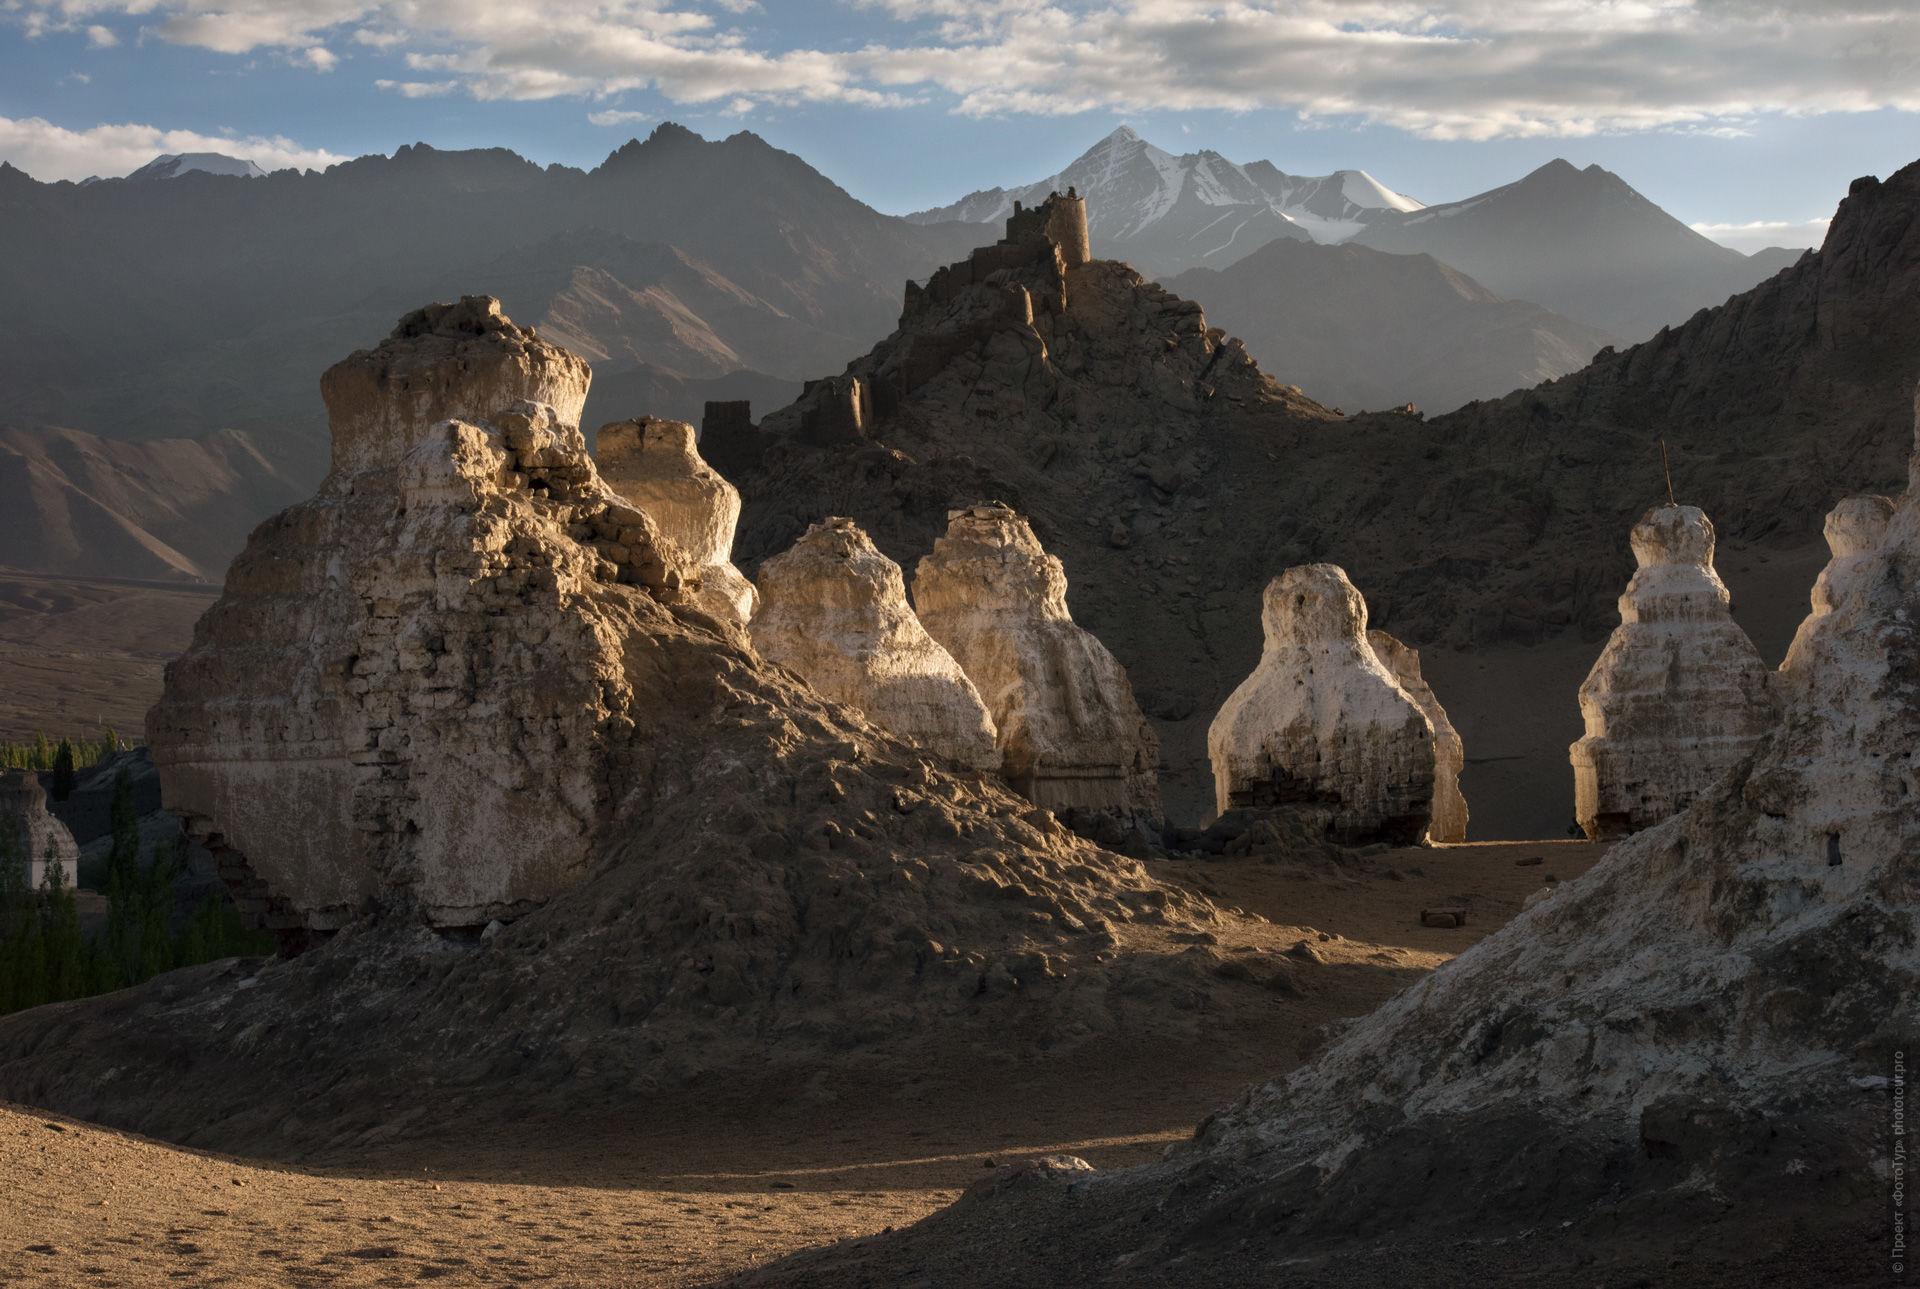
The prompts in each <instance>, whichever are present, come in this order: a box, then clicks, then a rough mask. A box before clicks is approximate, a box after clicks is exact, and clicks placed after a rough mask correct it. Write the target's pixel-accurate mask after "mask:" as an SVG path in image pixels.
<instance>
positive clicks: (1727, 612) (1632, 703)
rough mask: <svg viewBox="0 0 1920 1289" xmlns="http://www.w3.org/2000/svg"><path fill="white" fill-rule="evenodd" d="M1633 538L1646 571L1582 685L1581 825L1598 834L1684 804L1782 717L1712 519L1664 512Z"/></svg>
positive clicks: (1576, 763) (1644, 822) (1577, 805)
mask: <svg viewBox="0 0 1920 1289" xmlns="http://www.w3.org/2000/svg"><path fill="white" fill-rule="evenodd" d="M1632 542H1633V554H1634V558H1635V559H1637V560H1638V561H1639V563H1640V568H1639V571H1638V572H1636V573H1635V574H1634V575H1633V580H1632V581H1631V582H1629V583H1627V589H1626V592H1625V593H1624V594H1622V595H1621V597H1620V625H1619V626H1618V627H1615V628H1614V631H1613V636H1612V637H1611V638H1610V639H1609V640H1608V641H1607V647H1606V649H1605V650H1604V651H1603V652H1602V653H1601V655H1600V658H1599V660H1598V661H1597V662H1595V663H1594V664H1593V670H1592V671H1590V672H1588V673H1587V678H1586V681H1585V682H1584V683H1582V684H1581V686H1580V713H1581V715H1582V716H1584V717H1585V718H1586V723H1587V732H1586V736H1585V737H1584V738H1582V739H1581V740H1580V741H1579V742H1577V743H1575V744H1574V745H1573V746H1572V747H1571V748H1570V749H1569V750H1568V754H1569V757H1570V759H1571V760H1572V762H1573V783H1574V818H1575V820H1576V821H1577V822H1578V823H1579V825H1580V827H1581V828H1582V829H1584V830H1585V831H1586V834H1587V836H1588V837H1590V838H1595V839H1600V838H1608V837H1618V836H1623V835H1625V834H1627V833H1631V832H1637V831H1639V830H1640V829H1642V828H1647V827H1650V826H1652V825H1653V824H1657V823H1659V822H1660V821H1661V820H1663V819H1667V818H1669V817H1671V816H1673V815H1675V814H1677V813H1679V812H1680V811H1682V810H1684V809H1686V808H1687V806H1688V805H1689V804H1690V803H1691V802H1692V801H1693V799H1694V798H1695V797H1696V796H1698V795H1699V794H1700V793H1701V792H1702V791H1704V790H1705V789H1706V788H1707V787H1709V786H1710V785H1711V784H1712V783H1713V781H1714V780H1715V779H1717V778H1719V777H1720V775H1721V774H1723V773H1724V772H1725V771H1726V769H1727V767H1728V766H1730V765H1732V764H1733V763H1734V762H1736V761H1738V760H1739V759H1740V758H1741V757H1743V756H1745V755H1746V754H1747V751H1748V750H1749V749H1750V748H1752V746H1753V743H1754V740H1755V739H1757V738H1759V737H1760V735H1761V734H1762V733H1764V732H1765V731H1766V728H1767V726H1768V725H1769V724H1770V723H1771V722H1772V720H1773V718H1774V712H1775V709H1774V703H1773V700H1772V699H1771V697H1770V696H1769V695H1768V693H1767V667H1766V664H1765V663H1763V662H1762V661H1761V660H1760V654H1759V652H1758V651H1757V650H1756V649H1755V648H1754V647H1753V642H1752V641H1751V640H1749V639H1747V633H1746V632H1744V631H1742V630H1741V629H1740V628H1739V626H1737V625H1736V624H1735V623H1734V621H1733V615H1732V612H1731V608H1730V603H1731V597H1729V595H1728V594H1727V588H1726V584H1725V583H1723V582H1722V581H1721V580H1720V578H1719V575H1718V574H1716V573H1715V572H1714V570H1713V523H1712V521H1710V520H1709V519H1708V518H1707V516H1706V514H1705V513H1704V512H1703V511H1701V509H1700V508H1699V507H1698V506H1678V505H1664V506H1655V507H1654V508H1653V509H1651V510H1649V511H1648V512H1647V513H1646V514H1645V515H1642V516H1641V518H1640V522H1639V523H1637V524H1635V525H1634V526H1633V534H1632Z"/></svg>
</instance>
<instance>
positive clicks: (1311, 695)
mask: <svg viewBox="0 0 1920 1289" xmlns="http://www.w3.org/2000/svg"><path fill="white" fill-rule="evenodd" d="M1260 621H1261V625H1262V626H1263V627H1264V628H1265V631H1266V647H1265V648H1264V649H1263V650H1262V652H1261V655H1260V663H1259V665H1258V666H1257V667H1255V668H1254V670H1253V674H1252V675H1250V676H1248V677H1247V678H1246V679H1245V680H1244V681H1242V682H1240V686H1239V688H1237V689H1235V690H1234V691H1233V693H1232V694H1230V695H1228V697H1227V701H1226V702H1225V703H1224V704H1222V706H1221V708H1220V711H1219V714H1218V715H1216V716H1215V717H1214V718H1213V724H1212V726H1211V727H1210V728H1209V729H1208V731H1207V752H1208V755H1209V757H1210V758H1211V760H1212V762H1213V785H1214V805H1215V808H1216V809H1217V810H1218V811H1219V812H1220V813H1222V814H1224V813H1226V812H1227V811H1229V810H1236V809H1272V808H1276V807H1281V806H1297V807H1306V808H1310V809H1313V810H1315V811H1317V812H1319V813H1321V814H1323V815H1324V817H1325V827H1326V830H1327V833H1328V835H1329V836H1331V837H1333V838H1334V839H1336V840H1338V841H1342V842H1347V843H1350V844H1351V843H1360V842H1372V841H1386V842H1391V843H1394V844H1398V845H1411V844H1415V843H1418V842H1420V841H1422V840H1424V839H1425V838H1426V836H1427V831H1428V826H1429V824H1430V823H1431V821H1432V818H1433V797H1434V778H1435V768H1434V767H1435V754H1434V736H1433V726H1432V724H1431V723H1430V722H1429V721H1428V719H1427V717H1426V715H1425V714H1424V713H1423V712H1422V711H1421V710H1420V705H1419V704H1418V703H1417V702H1415V701H1414V699H1413V698H1412V697H1410V696H1409V695H1408V694H1407V692H1406V691H1405V690H1403V689H1402V688H1401V687H1400V685H1399V684H1398V682H1397V681H1396V680H1395V679H1394V676H1393V673H1392V672H1391V671H1389V670H1388V669H1387V667H1386V666H1384V665H1383V664H1382V663H1381V661H1380V659H1379V658H1378V657H1376V656H1375V654H1374V651H1373V647H1372V646H1371V645H1370V644H1369V643H1368V642H1367V603H1366V601H1365V600H1364V599H1363V598H1361V595H1360V592H1359V591H1358V590H1356V589H1355V588H1354V585H1353V583H1352V582H1350V581H1348V580H1347V575H1346V573H1345V572H1344V571H1343V570H1342V569H1340V568H1339V567H1338V566H1337V565H1333V564H1303V565H1298V566H1296V567H1294V568H1290V569H1288V570H1287V571H1286V572H1284V573H1282V574H1281V575H1280V576H1279V577H1276V578H1274V579H1273V581H1272V582H1270V583H1268V584H1267V590H1266V594H1265V595H1264V596H1263V597H1262V605H1261V614H1260Z"/></svg>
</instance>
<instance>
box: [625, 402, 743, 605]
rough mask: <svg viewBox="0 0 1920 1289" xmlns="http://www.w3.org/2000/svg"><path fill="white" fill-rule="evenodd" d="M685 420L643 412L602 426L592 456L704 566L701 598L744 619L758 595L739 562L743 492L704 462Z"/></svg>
mask: <svg viewBox="0 0 1920 1289" xmlns="http://www.w3.org/2000/svg"><path fill="white" fill-rule="evenodd" d="M694 440H695V436H694V432H693V427H692V426H691V425H688V424H687V423H686V422H685V421H669V420H664V419H662V418H660V417H657V416H642V417H638V418H636V419H634V420H630V421H615V422H613V423H612V424H610V425H603V426H601V427H600V432H599V434H598V435H596V436H595V439H594V450H593V462H594V465H595V466H596V467H598V468H599V471H600V477H601V478H602V479H603V480H605V481H606V483H607V486H608V487H610V488H612V489H613V490H614V491H615V492H616V493H618V494H619V495H620V496H621V497H623V498H625V499H626V500H627V501H629V502H631V503H633V504H634V505H635V506H638V507H639V508H640V509H641V510H644V511H646V512H647V514H648V516H650V517H651V518H652V519H653V522H654V523H656V524H658V525H659V526H660V531H661V532H662V533H664V534H666V536H668V537H669V538H671V539H672V540H673V541H674V542H676V543H677V544H678V545H679V546H680V548H681V549H682V550H683V551H685V552H686V553H687V558H688V559H690V560H692V561H693V563H694V564H695V565H696V566H697V567H698V568H699V570H700V587H699V589H698V590H697V591H696V592H695V599H696V601H697V602H698V603H699V604H700V605H701V606H702V607H703V608H706V609H707V610H708V611H709V612H712V613H714V614H716V615H719V616H723V617H726V618H728V619H730V620H732V621H734V622H738V623H740V624H741V625H742V626H744V625H746V623H747V622H748V621H749V620H750V619H751V618H752V617H753V611H754V606H755V604H756V602H757V599H756V596H755V593H754V589H753V583H751V582H749V581H747V579H746V578H745V577H744V576H742V574H741V572H740V570H739V569H737V568H735V567H734V566H733V530H734V526H735V525H736V524H738V523H739V522H740V493H739V491H738V490H737V489H735V488H734V486H733V485H732V484H730V483H728V482H727V481H726V480H725V479H723V478H722V477H721V476H720V474H719V472H718V471H716V470H714V469H713V468H712V467H711V466H709V465H708V464H707V463H706V462H705V461H703V460H701V459H700V449H699V448H698V447H697V446H696V444H695V441H694Z"/></svg>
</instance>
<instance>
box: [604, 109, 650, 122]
mask: <svg viewBox="0 0 1920 1289" xmlns="http://www.w3.org/2000/svg"><path fill="white" fill-rule="evenodd" d="M658 119H659V118H657V117H656V116H654V114H653V113H651V112H622V111H619V110H617V109H608V110H607V111H605V112H589V113H587V120H589V121H591V122H592V123H593V124H595V125H638V124H640V123H641V122H644V121H654V120H658Z"/></svg>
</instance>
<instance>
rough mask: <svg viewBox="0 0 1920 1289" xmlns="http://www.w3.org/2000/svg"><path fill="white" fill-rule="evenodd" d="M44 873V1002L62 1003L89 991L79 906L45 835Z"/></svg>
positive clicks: (41, 909) (41, 915) (41, 918)
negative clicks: (45, 862) (45, 867)
mask: <svg viewBox="0 0 1920 1289" xmlns="http://www.w3.org/2000/svg"><path fill="white" fill-rule="evenodd" d="M46 861H47V872H46V876H45V877H44V878H42V879H41V883H40V900H39V906H40V907H39V910H38V911H39V922H40V957H41V960H42V962H44V963H45V968H44V973H45V980H46V1001H48V1002H53V1003H57V1002H63V1001H65V1000H66V999H68V998H82V997H85V996H86V995H87V994H88V993H90V992H91V989H90V986H91V984H92V982H91V981H90V980H89V979H88V973H87V942H86V937H85V936H83V935H81V934H80V908H79V904H78V903H77V902H76V901H75V899H74V897H73V885H72V883H71V882H69V881H68V880H67V866H66V865H65V864H64V863H62V862H61V861H60V852H59V851H58V850H57V849H56V848H55V847H54V844H53V838H51V837H49V838H47V850H46Z"/></svg>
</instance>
